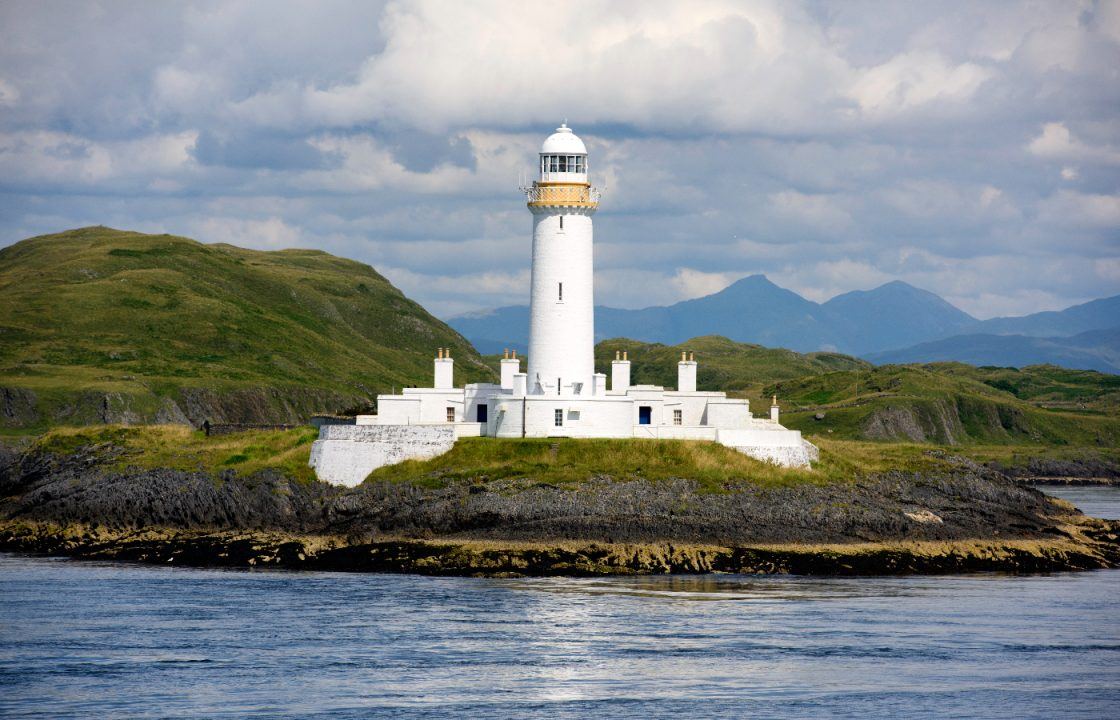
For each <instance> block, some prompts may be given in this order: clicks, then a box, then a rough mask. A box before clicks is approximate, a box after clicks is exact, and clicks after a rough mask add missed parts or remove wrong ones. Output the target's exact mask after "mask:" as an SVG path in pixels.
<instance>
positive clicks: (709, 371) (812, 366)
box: [595, 335, 871, 397]
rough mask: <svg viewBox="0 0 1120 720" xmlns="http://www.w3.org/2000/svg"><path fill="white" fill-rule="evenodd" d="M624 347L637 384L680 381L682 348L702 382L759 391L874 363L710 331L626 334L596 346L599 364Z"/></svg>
mask: <svg viewBox="0 0 1120 720" xmlns="http://www.w3.org/2000/svg"><path fill="white" fill-rule="evenodd" d="M623 350H625V351H627V352H628V354H629V358H630V382H631V383H633V384H635V385H638V384H647V385H661V386H663V387H669V388H673V387H676V385H677V362H678V361H679V360H680V358H681V353H682V352H692V353H694V354H695V355H696V360H697V362H698V363H699V367H698V368H697V377H696V382H697V386H698V387H699V388H701V389H705V390H725V391H729V392H734V393H737V394H746V395H752V396H759V397H760V395H759V393H761V391H762V388H763V387H764V386H766V385H768V384H771V383H774V382H776V381H779V380H789V379H793V378H801V377H806V376H813V375H819V374H821V373H827V372H833V371H837V370H859V369H865V368H870V367H871V363H868V362H866V361H864V360H860V359H858V358H854V357H851V356H849V355H841V354H839V353H823V352H815V353H808V354H802V353H796V352H794V351H792V350H784V349H781V348H767V347H763V346H761V345H752V344H749V343H738V342H734V341H732V340H728V339H727V338H725V337H721V336H719V335H707V336H704V337H697V338H693V339H691V340H689V341H688V342H684V343H681V344H679V345H662V344H660V343H643V342H638V341H636V340H628V339H626V338H614V339H611V340H604V341H603V342H601V343H599V344H598V345H596V346H595V366H596V368H598V369H599V371H600V372H605V373H608V374H609V373H610V367H611V360H613V359H614V354H615V352H616V351H619V352H621V351H623Z"/></svg>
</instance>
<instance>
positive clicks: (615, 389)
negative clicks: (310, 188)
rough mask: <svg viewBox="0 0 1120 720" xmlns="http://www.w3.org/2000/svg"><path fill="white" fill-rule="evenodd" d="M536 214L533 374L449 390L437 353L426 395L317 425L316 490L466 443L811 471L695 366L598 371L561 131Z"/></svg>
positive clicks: (585, 224) (586, 236)
mask: <svg viewBox="0 0 1120 720" xmlns="http://www.w3.org/2000/svg"><path fill="white" fill-rule="evenodd" d="M525 190H526V195H527V196H528V201H529V203H528V204H529V211H530V212H531V213H532V214H533V267H532V287H531V291H530V292H531V295H530V325H529V363H528V368H527V370H526V371H525V372H522V369H521V360H520V359H519V358H517V356H516V353H514V354H513V356H512V357H505V358H503V359H502V361H501V384H499V385H494V384H490V383H475V384H470V385H466V386H465V387H462V388H456V387H454V385H453V383H452V375H453V372H452V371H453V368H454V363H455V360H454V359H453V358H452V357H451V356H450V352H449V351H445V350H443V349H440V350H439V351H438V352H437V354H436V358H435V381H434V383H433V387H430V388H408V389H405V390H404V391H403V392H402V393H401V394H400V395H379V396H378V397H377V415H359V416H358V418H357V424H356V425H325V426H323V427H322V428H321V430H320V436H319V439H318V440H317V441H316V442H315V444H314V446H313V448H312V451H311V465H312V467H314V468H315V471H316V473H317V474H318V476H319V478H320V479H321V480H325V481H328V482H333V483H340V484H343V485H357V484H358V483H360V482H361V481H362V480H364V479H365V477H366V475H368V474H369V473H370V472H371V471H372V470H374V469H375V468H378V467H381V466H383V465H389V464H392V463H396V462H400V461H402V460H408V459H422V458H428V457H433V456H435V455H439V454H441V453H443V452H446V451H447V450H449V449H450V448H451V446H452V445H454V444H455V440H456V439H457V438H460V437H468V436H480V435H484V436H489V437H498V438H524V437H534V438H539V437H584V438H590V437H595V438H675V439H688V440H714V441H716V442H719V443H722V444H724V445H727V446H729V447H732V448H735V449H736V450H739V451H741V452H743V453H746V454H747V455H750V456H752V457H756V458H760V459H762V460H769V461H771V462H775V463H778V464H780V465H784V466H807V465H808V464H809V463H810V461H811V460H815V459H817V449H816V447H814V446H813V445H812V444H811V443H809V442H806V441H805V440H803V439H802V438H801V433H800V432H798V431H796V430H787V429H786V428H784V427H782V426H781V425H780V424H778V408H777V405H776V404H775V405H772V406H771V408H770V413H769V416H768V417H766V418H755V417H753V416H752V415H751V412H750V406H749V402H748V401H747V400H733V399H729V398H728V397H727V396H726V394H724V393H722V392H703V391H699V390H697V389H696V360H695V358H693V357H685V356H684V355H682V357H681V360H680V362H679V363H677V389H676V390H666V389H665V388H663V387H658V386H654V385H631V384H630V360H629V359H628V358H627V357H626V355H625V353H623V354H622V355H621V356H618V357H616V358H615V359H614V361H613V362H611V373H610V383H609V385H608V383H607V375H606V374H605V373H601V372H596V371H595V354H594V351H595V316H594V312H595V310H594V308H595V303H594V297H593V287H594V282H593V280H594V271H593V260H592V249H593V248H592V243H593V224H592V219H591V218H592V216H593V215H594V214H595V210H596V209H597V208H598V206H599V192H598V190H596V189H595V188H594V187H592V186H591V184H590V182H589V181H588V161H587V148H586V147H585V146H584V144H583V141H582V140H580V139H579V138H578V137H577V136H576V135H575V134H574V133H573V132H572V131H571V129H570V128H568V127H567V125H561V126H560V127H559V128H557V130H556V132H555V133H553V134H552V135H549V136H548V139H546V140H545V141H544V145H542V146H541V152H540V179H539V180H537V181H536V182H534V183H533V185H532V187H529V188H526V189H525Z"/></svg>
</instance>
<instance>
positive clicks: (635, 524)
mask: <svg viewBox="0 0 1120 720" xmlns="http://www.w3.org/2000/svg"><path fill="white" fill-rule="evenodd" d="M301 438H302V435H301V434H300V433H298V432H289V433H256V434H253V433H246V434H245V435H244V437H236V438H230V437H226V438H223V439H221V440H220V441H213V440H203V439H201V438H195V437H193V436H189V434H187V435H185V434H184V431H180V430H169V429H166V428H164V429H161V428H145V429H125V428H114V427H109V428H101V429H93V430H87V431H78V432H73V431H72V432H67V433H60V434H55V435H52V436H48V437H47V438H45V439H42V440H39V441H36V442H34V443H31V444H28V445H25V446H23V447H20V448H18V449H17V448H11V449H9V450H7V451H6V452H5V453H0V455H3V457H0V551H7V552H21V553H36V554H43V555H66V556H70V557H75V558H85V559H95V560H121V561H129V562H142V563H152V564H161V565H189V566H214V567H240V568H260V567H275V568H286V569H293V570H332V571H366V572H404V573H419V574H428V575H484V576H510V575H525V576H534V575H538V576H539V575H612V574H619V575H630V574H663V573H707V572H720V573H759V574H773V573H790V574H804V575H895V574H944V573H964V572H990V571H997V572H1013V573H1033V572H1057V571H1068V570H1088V569H1097V568H1108V567H1120V521H1115V520H1100V519H1095V518H1091V517H1087V516H1085V515H1083V514H1082V513H1080V512H1079V511H1078V510H1077V509H1076V508H1075V507H1073V506H1072V505H1071V504H1069V503H1067V502H1065V501H1062V500H1059V499H1056V498H1053V497H1050V496H1047V495H1045V494H1044V493H1042V492H1040V491H1039V490H1037V489H1035V488H1034V487H1031V485H1030V484H1029V481H1030V480H1031V479H1033V478H1035V477H1038V476H1039V475H1040V474H1042V473H1039V472H1038V470H1039V469H1043V468H1042V466H1038V467H1035V468H1032V470H1033V472H1019V473H1014V472H1008V471H1005V470H1004V469H1003V468H997V467H993V466H992V465H984V464H980V463H977V462H975V461H973V460H969V459H968V458H965V457H961V456H958V455H951V454H948V453H946V452H944V451H941V450H925V449H921V448H912V449H902V450H899V449H897V448H895V447H893V446H882V447H881V446H858V447H856V446H851V445H850V444H849V445H843V446H839V447H833V446H832V445H829V444H827V443H826V444H825V453H824V457H823V458H822V461H821V463H820V465H819V466H818V467H817V468H815V469H814V470H812V471H784V470H779V469H775V468H774V467H773V466H770V465H767V464H765V463H758V462H756V461H753V460H749V459H741V458H738V456H735V458H734V459H736V460H739V461H740V464H739V465H736V466H731V465H728V464H727V463H726V462H725V459H724V458H723V457H722V456H720V455H715V456H712V455H710V454H705V453H708V452H709V450H710V448H708V447H707V446H705V445H703V444H699V445H697V444H688V443H681V442H680V441H677V442H673V441H666V442H665V443H662V444H654V445H649V444H637V443H640V442H641V441H634V443H615V444H603V443H598V444H593V445H588V444H584V443H581V442H580V441H570V442H568V443H553V444H550V445H544V446H541V444H540V443H537V444H533V443H526V444H524V445H522V444H517V443H513V444H510V443H504V444H500V445H498V444H492V443H483V442H479V443H475V444H471V443H464V444H463V447H462V448H461V451H460V454H459V455H457V456H455V457H451V456H450V455H449V456H447V457H441V458H440V459H436V460H433V461H431V462H430V463H428V464H412V465H407V464H406V465H402V466H400V467H398V468H394V470H393V472H392V473H382V474H380V475H375V476H371V477H370V478H369V479H367V481H366V482H365V483H363V484H362V485H360V486H358V487H355V488H342V487H337V486H332V485H328V484H326V483H322V482H319V481H317V480H315V479H314V478H308V477H306V476H304V475H301V474H299V473H300V472H303V470H304V469H306V458H305V456H304V455H302V454H301V448H305V447H306V444H303V445H301V444H299V443H301V442H303V440H302V439H301ZM190 443H194V444H195V445H196V446H197V447H196V448H195V450H194V452H193V453H192V452H188V451H189V450H190V449H191V447H192V446H190V445H189V444H190ZM250 446H251V447H250ZM589 450H594V452H595V455H594V457H592V458H589V457H588V452H589ZM651 450H654V451H656V452H650V451H651ZM251 452H256V453H258V454H260V455H261V459H260V460H259V461H255V462H257V463H258V464H257V465H256V466H253V467H248V468H245V469H244V470H241V471H235V470H234V469H232V468H230V467H229V464H230V463H229V460H230V459H231V458H232V459H238V464H240V465H245V464H246V463H244V462H242V459H243V458H244V457H245V455H246V454H249V453H251ZM239 453H240V454H239ZM852 457H860V458H862V460H861V463H855V462H853V461H852V460H851V458H852ZM276 458H285V461H284V462H283V463H280V462H277V460H276ZM1036 465H1037V463H1036ZM1081 465H1084V463H1082V464H1079V465H1073V464H1070V463H1068V462H1066V463H1064V464H1063V465H1062V466H1061V470H1063V471H1064V472H1063V473H1062V474H1063V476H1065V477H1070V478H1072V476H1073V475H1074V472H1071V470H1072V471H1078V470H1090V469H1091V470H1094V472H1092V473H1090V472H1082V473H1081V475H1080V477H1077V478H1073V480H1084V479H1086V476H1089V475H1091V476H1093V477H1100V476H1101V475H1105V476H1109V475H1113V474H1116V473H1115V472H1114V469H1113V468H1111V467H1108V468H1105V469H1106V471H1107V472H1104V473H1102V472H1099V471H1098V470H1097V468H1096V467H1095V466H1093V467H1089V466H1086V467H1084V468H1082V467H1081ZM445 466H446V467H445ZM1045 469H1046V470H1051V469H1052V468H1050V467H1046V468H1045ZM1053 469H1057V467H1055V468H1053ZM1057 474H1058V473H1056V472H1054V473H1049V474H1048V477H1047V479H1048V480H1052V479H1053V477H1054V476H1056V475H1057ZM1071 484H1072V481H1071Z"/></svg>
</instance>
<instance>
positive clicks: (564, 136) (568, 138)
mask: <svg viewBox="0 0 1120 720" xmlns="http://www.w3.org/2000/svg"><path fill="white" fill-rule="evenodd" d="M586 154H587V147H586V146H585V145H584V144H583V141H582V140H580V139H579V136H578V135H576V134H575V133H573V132H572V129H571V128H570V127H568V124H567V123H564V124H562V125H561V126H560V127H558V128H556V132H554V133H552V134H551V135H549V136H548V137H547V138H546V139H545V141H544V144H543V145H541V155H586Z"/></svg>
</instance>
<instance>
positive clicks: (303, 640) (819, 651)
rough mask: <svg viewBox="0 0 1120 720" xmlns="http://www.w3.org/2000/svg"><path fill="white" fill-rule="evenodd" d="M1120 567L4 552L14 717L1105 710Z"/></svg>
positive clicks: (1114, 695) (1115, 695) (6, 688)
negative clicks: (600, 563)
mask: <svg viewBox="0 0 1120 720" xmlns="http://www.w3.org/2000/svg"><path fill="white" fill-rule="evenodd" d="M1117 597H1120V572H1117V571H1102V572H1095V573H1081V574H1063V575H1053V576H1045V577H1042V576H1040V577H1022V578H1017V577H1010V576H999V575H986V576H970V577H939V578H920V577H919V578H871V579H866V578H865V579H835V580H829V579H813V578H790V577H784V578H783V577H777V578H775V577H765V578H756V577H745V576H701V577H670V578H614V579H566V578H547V579H530V580H484V579H474V578H424V577H415V576H394V575H360V574H329V573H323V574H302V573H284V572H261V571H255V572H241V571H212V570H191V569H166V568H149V567H138V566H127V565H106V564H93V563H79V562H75V561H68V560H47V559H28V558H22V557H16V556H3V555H0V716H3V717H92V716H125V717H172V718H177V717H198V716H203V717H241V716H257V717H270V718H271V717H330V718H350V717H354V718H357V717H362V718H364V717H444V716H455V717H461V716H480V715H485V716H489V717H547V718H549V719H550V720H559V719H561V718H583V717H588V716H595V717H634V716H635V715H639V716H647V717H667V716H679V715H687V716H690V717H693V718H699V717H729V716H730V717H742V716H745V715H751V716H764V717H794V716H797V717H800V716H804V715H821V714H827V715H829V716H834V717H868V716H881V717H882V716H887V717H901V716H914V715H924V716H933V715H936V716H938V717H1008V718H1012V717H1014V718H1021V717H1058V716H1062V717H1069V716H1074V717H1107V716H1110V715H1112V714H1113V713H1112V711H1113V710H1114V709H1115V705H1116V703H1117V702H1120V690H1118V688H1120V636H1118V631H1117V626H1116V622H1115V617H1116V612H1117V609H1118V607H1117V600H1116V598H1117Z"/></svg>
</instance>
